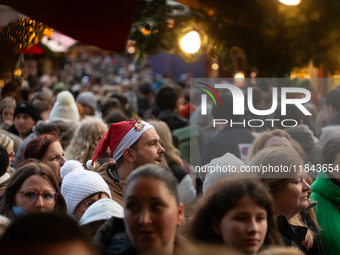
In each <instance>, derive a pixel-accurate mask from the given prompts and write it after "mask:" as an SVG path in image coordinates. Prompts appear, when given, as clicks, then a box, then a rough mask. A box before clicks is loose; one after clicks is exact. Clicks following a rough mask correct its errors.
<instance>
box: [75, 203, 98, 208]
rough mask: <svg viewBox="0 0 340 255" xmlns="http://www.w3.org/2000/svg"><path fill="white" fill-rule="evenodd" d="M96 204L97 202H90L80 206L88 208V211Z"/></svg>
mask: <svg viewBox="0 0 340 255" xmlns="http://www.w3.org/2000/svg"><path fill="white" fill-rule="evenodd" d="M95 202H97V201H88V202H87V203H86V204H84V205H79V206H85V207H86V209H88V208H89V207H90V206H91V205H93V204H94V203H95Z"/></svg>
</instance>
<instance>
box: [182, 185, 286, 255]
mask: <svg viewBox="0 0 340 255" xmlns="http://www.w3.org/2000/svg"><path fill="white" fill-rule="evenodd" d="M241 218H242V220H240V219H241ZM184 233H186V235H187V236H188V237H189V238H191V239H192V240H193V241H194V242H197V243H204V244H222V243H224V244H226V245H227V246H229V247H233V248H236V249H238V250H240V251H242V252H244V253H246V254H257V253H258V252H259V251H260V250H261V248H263V247H265V246H268V245H275V244H280V236H279V232H278V230H277V225H276V218H275V215H274V208H273V198H272V196H271V195H270V194H269V192H268V190H267V189H266V187H265V186H264V185H262V184H261V183H260V182H258V181H256V180H254V179H224V180H221V181H219V182H217V183H216V184H215V185H213V186H212V187H211V188H210V189H209V190H208V191H207V193H206V194H205V196H204V197H202V198H201V200H199V201H198V204H197V207H196V209H195V212H194V214H193V218H192V219H191V221H189V222H188V224H187V225H186V226H185V228H184Z"/></svg>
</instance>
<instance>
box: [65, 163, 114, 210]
mask: <svg viewBox="0 0 340 255" xmlns="http://www.w3.org/2000/svg"><path fill="white" fill-rule="evenodd" d="M60 175H61V176H62V177H63V182H62V184H61V194H62V195H63V196H64V198H65V201H66V206H67V214H68V215H72V214H73V212H74V210H75V209H76V207H77V206H78V204H79V203H80V202H81V201H83V200H84V199H85V198H87V197H89V196H91V195H93V194H95V193H98V192H103V193H106V194H107V195H108V196H109V197H110V198H111V192H110V189H109V186H108V185H107V184H106V182H105V181H104V179H103V178H102V177H101V176H100V175H99V174H98V173H95V172H92V171H88V170H85V169H84V168H83V167H82V165H81V164H80V162H78V161H76V160H69V161H66V162H65V164H64V165H63V167H62V168H61V170H60Z"/></svg>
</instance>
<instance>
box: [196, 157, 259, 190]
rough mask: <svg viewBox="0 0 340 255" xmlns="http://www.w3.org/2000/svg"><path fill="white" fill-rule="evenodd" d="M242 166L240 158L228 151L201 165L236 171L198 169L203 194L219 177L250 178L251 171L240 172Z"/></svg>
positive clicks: (206, 167) (204, 167) (205, 167)
mask: <svg viewBox="0 0 340 255" xmlns="http://www.w3.org/2000/svg"><path fill="white" fill-rule="evenodd" d="M244 166H245V164H244V163H243V161H242V160H240V159H239V158H238V157H236V156H235V155H233V154H231V153H229V152H228V153H226V154H224V155H223V156H222V157H219V158H214V159H213V160H211V162H210V163H209V164H207V165H205V166H203V169H205V170H207V169H218V167H221V169H223V167H227V169H228V168H229V169H235V170H236V171H234V170H233V171H226V172H224V171H209V170H207V171H206V172H204V171H199V176H200V178H201V180H202V181H203V194H206V193H207V192H208V190H209V188H210V187H211V186H213V185H214V184H215V183H216V182H218V181H219V180H221V179H228V178H234V179H235V178H245V177H247V178H250V175H253V174H252V173H241V169H242V168H244ZM201 169H202V167H201ZM254 177H255V175H254Z"/></svg>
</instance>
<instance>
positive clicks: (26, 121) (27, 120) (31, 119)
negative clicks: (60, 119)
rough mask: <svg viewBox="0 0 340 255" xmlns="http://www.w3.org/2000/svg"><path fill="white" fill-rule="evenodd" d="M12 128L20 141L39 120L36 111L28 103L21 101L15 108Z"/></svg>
mask: <svg viewBox="0 0 340 255" xmlns="http://www.w3.org/2000/svg"><path fill="white" fill-rule="evenodd" d="M13 117H14V127H15V129H16V131H17V133H18V135H19V137H20V138H21V139H23V140H24V139H25V138H26V137H27V136H28V135H29V134H30V133H31V132H32V128H33V126H34V125H35V123H36V122H37V121H38V120H39V115H38V114H37V109H36V108H35V106H34V105H33V104H32V103H31V102H28V101H23V102H21V103H20V104H18V105H17V106H16V107H15V110H14V115H13Z"/></svg>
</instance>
